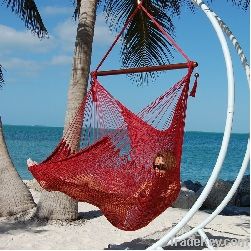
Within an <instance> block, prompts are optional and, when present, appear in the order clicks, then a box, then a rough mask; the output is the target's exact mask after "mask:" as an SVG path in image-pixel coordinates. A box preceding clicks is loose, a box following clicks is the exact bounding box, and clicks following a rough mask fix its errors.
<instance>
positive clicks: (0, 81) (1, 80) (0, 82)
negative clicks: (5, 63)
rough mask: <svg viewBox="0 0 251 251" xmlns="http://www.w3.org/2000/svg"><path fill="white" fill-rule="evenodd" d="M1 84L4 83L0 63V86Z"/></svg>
mask: <svg viewBox="0 0 251 251" xmlns="http://www.w3.org/2000/svg"><path fill="white" fill-rule="evenodd" d="M3 84H4V78H3V68H2V65H0V88H1V87H2V86H3Z"/></svg>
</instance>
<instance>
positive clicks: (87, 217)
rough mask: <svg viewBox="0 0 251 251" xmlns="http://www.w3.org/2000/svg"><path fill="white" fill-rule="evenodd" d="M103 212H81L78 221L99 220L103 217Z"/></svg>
mask: <svg viewBox="0 0 251 251" xmlns="http://www.w3.org/2000/svg"><path fill="white" fill-rule="evenodd" d="M102 215H103V214H102V212H101V211H100V210H92V211H89V212H80V213H79V214H78V220H81V219H83V220H86V221H87V220H92V219H95V218H98V217H100V216H102Z"/></svg>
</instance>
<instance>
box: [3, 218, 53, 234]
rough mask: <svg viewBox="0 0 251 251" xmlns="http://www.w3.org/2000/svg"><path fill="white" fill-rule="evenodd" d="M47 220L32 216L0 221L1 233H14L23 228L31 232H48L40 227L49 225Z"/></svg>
mask: <svg viewBox="0 0 251 251" xmlns="http://www.w3.org/2000/svg"><path fill="white" fill-rule="evenodd" d="M47 222H48V221H46V220H38V219H37V218H36V217H32V218H30V219H28V220H13V219H11V220H8V219H7V220H4V221H1V222H0V235H1V234H12V233H14V232H15V231H18V230H22V231H25V232H31V233H36V234H37V233H42V232H46V231H47V230H45V229H39V228H40V227H43V226H45V225H47Z"/></svg>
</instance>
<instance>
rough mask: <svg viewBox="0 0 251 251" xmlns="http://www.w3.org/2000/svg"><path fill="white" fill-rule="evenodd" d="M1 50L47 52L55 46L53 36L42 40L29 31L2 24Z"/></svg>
mask: <svg viewBox="0 0 251 251" xmlns="http://www.w3.org/2000/svg"><path fill="white" fill-rule="evenodd" d="M0 34H1V39H0V50H4V51H12V50H15V49H17V50H19V51H22V50H25V51H28V52H29V51H32V52H46V51H49V50H50V49H52V48H53V46H54V45H53V40H54V39H53V37H50V38H49V39H43V40H40V39H39V38H37V37H36V36H35V35H33V34H31V32H29V31H17V30H15V29H13V28H11V27H8V26H5V25H1V24H0Z"/></svg>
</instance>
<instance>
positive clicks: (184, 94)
mask: <svg viewBox="0 0 251 251" xmlns="http://www.w3.org/2000/svg"><path fill="white" fill-rule="evenodd" d="M140 8H141V9H142V10H143V11H144V12H145V13H146V14H147V15H148V16H149V17H150V18H151V19H152V21H153V22H154V23H155V24H156V25H157V27H158V28H159V29H160V30H161V32H163V34H164V35H165V36H166V37H167V39H168V40H169V42H171V43H172V44H173V46H174V47H175V48H176V49H177V50H178V51H179V52H180V53H181V54H182V55H183V56H184V57H185V58H186V60H187V62H186V63H184V64H177V65H166V66H152V67H148V68H136V69H125V70H114V71H109V72H104V71H103V72H101V71H98V69H99V67H100V66H101V65H102V63H103V62H104V60H105V58H106V57H107V56H108V54H109V53H110V51H111V50H112V48H113V46H114V45H115V44H116V42H117V41H118V39H119V37H120V36H121V34H122V33H123V31H124V30H125V28H126V26H127V25H128V23H130V21H131V20H132V18H133V17H134V15H135V14H136V12H137V11H138V10H139V9H140ZM196 66H197V64H196V63H194V62H192V61H190V60H189V58H188V57H187V56H186V55H185V54H184V52H183V51H182V50H181V49H180V48H179V47H178V45H177V44H176V43H175V42H174V41H173V40H172V38H171V37H170V36H169V35H168V34H167V33H166V32H165V31H164V30H163V28H162V27H161V26H160V25H159V24H158V23H157V22H156V21H155V20H154V19H153V17H152V16H151V15H150V14H149V13H148V12H147V11H146V9H145V8H144V7H143V6H142V5H141V4H140V5H139V6H138V8H137V9H136V10H135V12H134V13H133V14H132V15H131V17H130V18H129V19H128V21H127V23H126V24H125V27H124V28H123V30H122V31H121V33H120V34H119V35H118V36H117V38H116V40H115V41H114V43H113V45H112V46H111V48H110V49H109V51H108V52H107V54H106V55H105V57H104V58H103V59H102V61H101V63H100V64H99V66H98V68H97V69H96V71H95V72H93V73H92V74H91V76H92V85H91V88H90V90H89V91H88V92H87V95H86V97H85V99H84V101H83V102H82V104H81V106H80V107H79V109H78V112H77V113H76V116H75V118H74V119H73V121H72V123H71V126H70V129H69V130H68V131H67V133H65V135H64V136H63V138H62V140H61V142H60V143H59V145H58V146H57V148H56V149H55V150H54V152H53V153H52V154H51V155H50V156H49V157H48V158H47V159H46V160H45V161H44V162H42V163H41V164H38V165H32V166H30V167H29V170H30V171H31V173H32V174H33V176H34V177H35V178H36V180H37V181H38V182H39V183H40V185H41V186H42V187H43V188H45V189H47V190H49V191H61V192H63V193H65V194H67V195H69V196H70V197H72V198H74V199H76V200H78V201H84V202H88V203H91V204H93V205H96V206H97V207H99V208H100V210H101V211H102V212H103V214H104V215H105V216H106V218H107V219H108V220H109V221H110V222H111V223H112V224H113V225H114V226H116V227H118V228H120V229H123V230H137V229H139V228H142V227H144V226H146V225H147V224H149V222H150V221H152V220H153V219H154V218H156V217H157V216H158V215H159V214H161V213H162V212H163V211H164V210H165V209H166V208H167V207H169V206H170V205H171V204H172V203H173V202H174V201H175V199H176V198H177V196H178V194H179V191H180V161H181V154H182V144H183V135H184V125H185V116H186V108H187V99H188V91H189V82H190V77H191V74H192V72H193V69H194V67H196ZM177 68H187V73H186V75H185V76H184V77H183V78H182V79H181V80H180V81H179V82H178V83H176V84H174V85H173V86H172V87H171V88H170V89H169V90H167V91H166V92H165V93H164V94H162V95H161V96H160V97H158V98H157V99H156V100H155V101H153V102H152V103H151V104H150V105H148V106H147V107H146V108H144V109H143V110H142V111H141V112H140V113H138V114H137V115H136V114H134V113H133V112H132V111H130V110H128V109H127V108H126V107H125V106H124V105H123V104H122V103H120V102H119V101H118V100H116V99H115V98H114V97H113V96H112V95H111V94H110V93H108V91H107V90H106V89H105V88H104V87H103V86H102V85H101V84H100V83H99V81H98V80H97V76H99V75H108V74H119V73H128V72H130V73H131V72H142V71H155V70H163V69H165V70H168V69H177ZM194 94H195V89H194V90H192V93H191V95H194ZM83 113H84V114H83ZM83 117H84V119H83ZM82 123H83V126H82V128H83V129H82V132H83V138H84V144H85V147H84V148H83V149H81V150H80V151H78V152H74V151H72V149H71V148H70V147H69V145H71V143H72V142H73V141H76V139H77V137H78V136H77V135H78V134H79V128H81V125H82ZM158 158H159V160H161V161H164V164H165V170H164V171H162V170H159V169H154V168H153V166H155V167H158V166H157V163H155V161H156V159H158ZM161 158H162V159H161ZM162 164H163V162H162Z"/></svg>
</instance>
